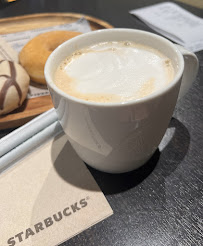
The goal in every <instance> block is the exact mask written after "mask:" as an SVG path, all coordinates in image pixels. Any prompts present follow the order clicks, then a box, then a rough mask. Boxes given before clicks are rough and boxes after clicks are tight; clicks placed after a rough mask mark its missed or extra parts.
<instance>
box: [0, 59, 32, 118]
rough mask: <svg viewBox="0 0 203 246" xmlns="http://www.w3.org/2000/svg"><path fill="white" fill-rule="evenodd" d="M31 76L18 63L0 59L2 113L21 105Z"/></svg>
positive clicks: (0, 106)
mask: <svg viewBox="0 0 203 246" xmlns="http://www.w3.org/2000/svg"><path fill="white" fill-rule="evenodd" d="M29 82H30V78H29V75H28V74H27V72H26V71H25V69H24V68H23V67H22V66H21V65H19V64H18V63H15V62H11V61H6V60H1V61H0V115H3V114H7V113H9V112H11V111H13V110H14V109H16V108H18V107H20V106H21V105H22V103H23V101H24V100H25V98H26V96H27V92H28V87H29Z"/></svg>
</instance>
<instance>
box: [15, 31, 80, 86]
mask: <svg viewBox="0 0 203 246" xmlns="http://www.w3.org/2000/svg"><path fill="white" fill-rule="evenodd" d="M79 34H81V33H79V32H71V31H51V32H46V33H42V34H40V35H38V36H36V37H34V38H33V39H32V40H30V41H29V42H28V43H27V44H26V45H25V46H24V47H23V49H22V50H21V52H20V54H19V61H20V63H21V65H22V66H23V67H24V68H25V70H26V71H27V72H28V74H29V75H30V78H31V80H33V81H35V82H38V83H40V84H46V81H45V77H44V66H45V63H46V61H47V58H48V57H49V55H50V54H51V53H52V51H54V50H55V49H56V47H58V46H59V45H60V44H62V43H63V42H65V41H66V40H68V39H71V38H73V37H75V36H77V35H79Z"/></svg>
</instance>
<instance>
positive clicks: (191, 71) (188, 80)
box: [176, 44, 199, 100]
mask: <svg viewBox="0 0 203 246" xmlns="http://www.w3.org/2000/svg"><path fill="white" fill-rule="evenodd" d="M176 47H177V48H178V49H179V51H180V52H181V54H182V55H183V58H184V62H185V66H184V72H183V77H182V82H181V86H180V92H179V95H178V100H179V99H181V98H182V97H183V96H184V95H185V94H186V93H187V91H188V90H189V88H190V87H191V85H192V83H193V82H194V80H195V78H196V76H197V72H198V68H199V61H198V59H197V56H196V55H195V54H194V53H192V52H190V51H188V50H186V49H185V48H184V47H182V46H180V45H177V44H176Z"/></svg>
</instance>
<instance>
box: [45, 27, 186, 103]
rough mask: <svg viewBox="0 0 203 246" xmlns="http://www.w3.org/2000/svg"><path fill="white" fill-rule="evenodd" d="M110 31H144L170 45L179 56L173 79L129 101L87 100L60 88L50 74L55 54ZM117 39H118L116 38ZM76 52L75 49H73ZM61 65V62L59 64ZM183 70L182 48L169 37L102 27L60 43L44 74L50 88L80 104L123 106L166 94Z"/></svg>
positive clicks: (126, 31) (51, 56)
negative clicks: (83, 40)
mask: <svg viewBox="0 0 203 246" xmlns="http://www.w3.org/2000/svg"><path fill="white" fill-rule="evenodd" d="M108 32H124V33H129V32H131V33H132V32H133V33H143V34H146V35H149V36H151V37H153V38H156V39H159V40H161V41H162V42H165V43H166V45H168V46H170V47H171V48H172V49H173V50H174V51H175V53H176V55H177V56H178V71H177V72H176V74H175V76H174V78H173V80H172V81H171V82H170V83H168V84H167V85H166V86H164V87H163V88H161V89H159V90H157V91H155V92H153V93H151V94H149V95H147V96H145V97H142V98H138V99H132V100H129V101H124V102H94V101H86V100H84V99H80V98H77V97H74V96H71V95H69V94H67V93H65V92H63V91H62V90H61V89H59V88H58V87H57V86H56V85H55V83H54V82H53V78H52V77H51V75H50V72H49V71H50V66H51V62H52V60H53V59H54V57H55V56H57V53H58V52H59V51H60V50H62V49H64V47H66V46H67V45H70V44H72V43H74V42H76V41H77V40H80V39H81V38H84V37H86V38H91V36H92V35H97V33H108ZM115 41H116V39H115ZM73 52H74V51H73ZM58 65H59V64H58ZM183 70H184V59H183V56H182V54H181V52H180V50H179V49H178V48H177V46H175V45H174V44H173V43H172V42H171V41H169V40H168V39H166V38H164V37H162V36H160V35H157V34H154V33H151V32H148V31H142V30H137V29H130V28H110V29H101V30H96V31H92V32H88V33H83V34H81V35H79V36H76V37H74V38H72V39H69V40H67V41H65V42H64V43H62V44H61V45H59V46H58V47H57V48H56V49H55V50H54V51H53V52H52V53H51V54H50V56H49V57H48V59H47V61H46V64H45V68H44V75H45V80H46V82H47V85H48V88H49V87H50V88H51V89H52V90H53V91H56V93H57V94H59V95H60V96H62V97H64V98H66V99H68V100H70V101H73V102H76V103H80V104H84V105H89V106H95V107H117V106H119V107H121V106H130V105H132V104H139V103H144V102H147V101H151V100H153V99H155V98H157V97H159V96H161V95H164V94H165V93H167V92H168V91H170V90H171V89H172V88H173V87H174V86H175V85H176V83H177V82H178V81H179V80H180V79H181V76H182V74H183Z"/></svg>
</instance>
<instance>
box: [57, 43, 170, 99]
mask: <svg viewBox="0 0 203 246" xmlns="http://www.w3.org/2000/svg"><path fill="white" fill-rule="evenodd" d="M173 78H174V68H173V66H172V62H171V60H170V59H169V58H168V57H166V56H165V55H164V54H162V53H161V52H159V51H158V50H155V49H153V48H151V47H149V46H145V45H142V44H137V43H134V42H129V41H118V42H117V41H115V42H114V41H113V42H102V43H98V44H95V45H92V46H88V47H86V48H84V49H81V50H78V51H76V52H74V53H73V54H71V55H70V56H68V57H67V58H66V59H65V60H64V61H63V62H62V63H61V64H60V65H59V66H58V68H57V69H56V72H55V76H54V83H55V84H56V86H57V87H58V88H60V89H61V90H62V91H64V92H65V93H67V94H69V95H71V96H73V97H76V98H79V99H83V100H86V101H93V102H102V103H111V102H121V103H122V102H127V101H130V100H136V99H140V98H143V97H145V96H148V95H150V94H152V93H154V92H156V91H157V90H160V89H161V88H163V87H164V86H167V85H168V83H170V82H171V81H172V80H173Z"/></svg>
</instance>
